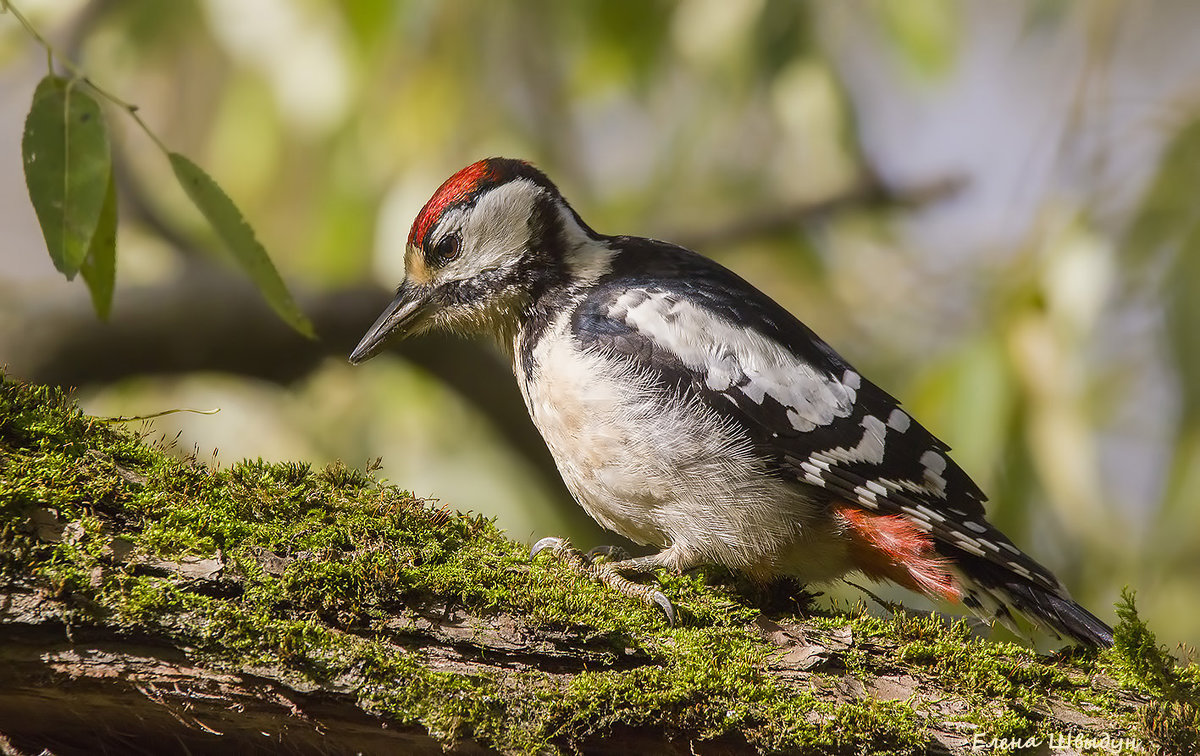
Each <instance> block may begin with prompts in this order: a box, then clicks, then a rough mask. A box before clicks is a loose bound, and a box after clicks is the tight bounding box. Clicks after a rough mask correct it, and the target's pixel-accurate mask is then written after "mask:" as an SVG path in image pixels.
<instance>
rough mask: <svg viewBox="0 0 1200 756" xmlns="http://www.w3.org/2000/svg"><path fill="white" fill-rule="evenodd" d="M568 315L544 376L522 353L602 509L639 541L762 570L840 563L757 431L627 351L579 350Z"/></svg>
mask: <svg viewBox="0 0 1200 756" xmlns="http://www.w3.org/2000/svg"><path fill="white" fill-rule="evenodd" d="M565 325H566V324H565V320H564V322H562V323H559V324H557V327H556V326H551V331H550V332H549V333H547V334H546V335H545V336H544V337H543V339H542V340H541V341H540V342H539V344H538V346H537V348H536V349H535V350H534V355H533V356H534V360H533V370H535V371H536V379H535V380H533V381H529V380H526V376H525V375H523V370H522V367H521V364H520V358H519V357H518V358H517V360H516V364H515V371H516V373H517V380H518V383H519V384H520V386H521V391H522V393H523V394H524V397H525V403H526V405H527V406H528V408H529V412H530V415H531V416H532V417H533V421H534V424H535V425H537V427H538V430H540V431H541V433H542V436H543V438H544V439H545V441H546V445H547V446H548V447H549V449H550V453H551V454H552V455H553V457H554V459H555V462H556V463H557V464H558V469H559V471H560V472H561V473H562V476H563V480H564V481H565V482H566V484H567V487H568V489H570V491H571V493H572V495H573V496H574V497H575V498H576V500H577V501H578V502H579V504H580V505H581V506H583V508H584V510H586V511H587V513H588V514H589V515H590V516H591V517H592V518H593V519H595V520H596V521H597V522H598V523H600V525H602V526H603V527H605V528H608V529H610V530H613V531H616V532H617V533H620V534H621V535H624V536H626V537H627V538H629V539H631V540H633V541H635V542H637V543H642V544H652V545H655V546H660V547H668V546H673V547H675V549H676V550H677V551H680V552H681V553H686V554H692V555H695V556H696V557H698V558H699V559H698V560H696V561H709V562H717V563H720V564H724V565H727V566H730V567H734V568H739V569H743V570H747V571H749V572H751V573H752V574H756V575H759V576H762V577H766V576H769V575H772V574H776V573H780V572H788V573H793V574H795V573H804V574H805V576H806V577H808V578H811V579H822V578H823V577H824V575H818V574H814V568H816V569H815V572H825V571H826V569H828V570H829V571H830V572H831V573H832V572H835V571H836V570H837V569H838V568H839V566H840V561H841V560H840V559H837V558H836V556H837V555H834V554H818V553H816V552H817V551H825V550H827V547H823V546H818V543H828V542H830V541H831V540H833V541H837V540H839V539H836V538H835V539H830V538H829V537H828V536H829V535H830V534H829V533H828V532H827V527H828V526H827V525H825V524H824V523H821V522H813V521H812V515H813V513H814V508H813V506H812V505H811V502H809V501H807V500H806V499H805V497H804V495H803V493H802V491H801V489H800V488H799V487H798V486H795V485H793V484H791V483H788V482H786V481H783V480H781V479H779V478H776V477H774V476H771V475H769V474H767V472H766V468H765V465H764V464H763V463H762V461H761V460H759V459H758V458H757V457H756V456H755V455H754V453H753V451H752V450H751V448H750V444H749V442H748V440H746V439H744V438H742V437H741V436H740V435H739V434H738V433H736V431H735V429H734V428H731V427H729V425H728V423H727V422H725V421H723V420H722V419H721V417H720V416H719V415H718V414H717V413H716V412H714V411H713V410H712V409H710V408H708V407H706V406H703V404H702V403H701V402H700V401H699V400H698V399H697V400H692V402H691V404H690V405H689V404H688V401H687V400H686V399H683V398H681V397H679V396H675V395H673V394H667V393H666V392H665V391H664V390H662V389H661V388H659V387H656V386H654V385H652V384H651V383H650V382H649V381H648V380H646V379H645V378H644V377H639V375H638V374H636V373H635V372H633V371H632V370H631V369H629V368H628V367H626V366H625V364H624V363H621V362H616V361H613V360H611V359H608V358H606V357H604V356H601V355H598V354H594V353H587V352H583V351H581V350H579V349H578V348H577V346H576V342H574V341H573V340H572V339H570V338H569V337H567V335H566V334H565ZM518 352H519V350H518ZM820 536H824V537H820ZM814 549H815V551H814ZM814 559H815V560H816V561H817V562H818V563H820V564H819V565H818V564H812V562H813V561H814ZM831 561H832V562H838V563H839V564H831V563H830V562H831Z"/></svg>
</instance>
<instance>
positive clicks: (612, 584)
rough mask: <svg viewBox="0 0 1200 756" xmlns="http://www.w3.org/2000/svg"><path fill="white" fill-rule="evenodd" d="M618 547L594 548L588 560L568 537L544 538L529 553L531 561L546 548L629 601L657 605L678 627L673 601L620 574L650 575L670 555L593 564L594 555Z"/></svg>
mask: <svg viewBox="0 0 1200 756" xmlns="http://www.w3.org/2000/svg"><path fill="white" fill-rule="evenodd" d="M616 548H617V547H599V548H597V549H592V550H591V551H589V552H588V554H587V556H586V557H585V556H584V555H583V554H580V553H579V551H578V550H577V549H575V548H574V547H573V546H571V544H570V543H569V542H568V541H567V539H565V538H555V537H553V536H551V537H549V538H543V539H542V540H540V541H538V542H537V543H535V544H534V545H533V548H532V549H531V550H530V552H529V558H530V559H532V558H533V557H535V556H537V555H538V554H539V553H541V552H542V551H545V550H547V549H549V550H551V552H552V553H553V554H554V555H555V556H557V557H558V558H559V559H560V560H562V562H563V563H564V564H565V565H566V566H567V567H569V568H571V569H572V570H574V571H575V572H578V573H579V574H581V575H585V576H587V577H589V578H591V579H593V580H596V581H598V582H600V583H603V584H604V585H607V586H608V587H609V588H612V589H613V590H615V591H616V592H617V593H620V594H621V595H623V596H628V597H629V598H635V599H638V600H639V601H641V602H642V603H644V604H645V605H646V606H656V607H658V608H659V609H661V610H662V612H663V614H665V615H666V617H667V624H670V625H674V624H675V607H673V606H671V602H670V601H669V600H668V599H667V597H666V596H665V595H663V592H662V591H660V590H658V589H656V588H651V587H650V586H648V585H641V584H639V583H635V582H633V581H632V580H629V579H627V578H626V577H625V576H624V575H622V574H621V573H623V572H635V573H644V572H649V571H650V570H652V569H654V568H655V567H658V566H662V565H663V561H662V559H661V558H662V556H663V555H664V554H666V553H667V552H660V553H658V554H651V555H649V556H643V557H636V558H634V559H623V560H621V561H619V562H596V561H593V557H594V556H599V555H601V554H604V555H611V554H613V552H614V551H616Z"/></svg>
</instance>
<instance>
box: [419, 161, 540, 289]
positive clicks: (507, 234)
mask: <svg viewBox="0 0 1200 756" xmlns="http://www.w3.org/2000/svg"><path fill="white" fill-rule="evenodd" d="M543 191H544V190H543V189H542V188H541V187H539V186H537V185H536V184H534V183H533V182H531V181H527V180H524V179H522V180H518V181H512V182H510V183H507V184H504V185H502V186H499V187H497V188H496V189H494V190H492V191H490V192H487V193H486V194H484V195H483V196H481V197H480V198H479V201H478V202H477V203H476V204H475V205H474V206H473V207H470V208H467V209H456V210H452V211H450V212H448V213H446V215H445V216H444V218H443V220H442V221H441V223H439V224H438V225H439V230H440V229H446V231H444V232H442V233H448V232H450V231H451V230H454V229H456V230H457V233H458V234H459V235H460V236H461V237H462V244H463V248H462V251H461V252H460V254H459V256H458V258H457V259H456V260H454V261H453V262H450V263H448V264H447V265H445V266H444V267H443V268H442V269H441V270H440V271H439V272H438V274H437V277H438V278H439V279H441V280H443V281H465V280H469V279H472V278H475V277H476V276H478V275H480V274H481V273H484V272H485V271H489V270H496V269H498V268H504V267H507V266H509V265H512V264H513V263H515V262H516V261H517V260H519V259H521V257H522V256H524V255H525V253H526V248H527V247H528V245H529V219H530V217H532V215H533V210H534V205H535V202H536V200H537V198H538V196H539V195H541V194H542V193H543Z"/></svg>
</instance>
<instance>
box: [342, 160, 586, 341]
mask: <svg viewBox="0 0 1200 756" xmlns="http://www.w3.org/2000/svg"><path fill="white" fill-rule="evenodd" d="M594 236H595V234H594V232H592V231H591V229H589V228H588V227H587V225H586V224H584V223H583V221H582V220H580V218H579V216H578V215H577V214H575V212H574V211H573V210H572V209H571V208H570V206H569V205H567V203H566V201H565V200H563V198H562V195H561V194H560V193H559V191H558V189H557V188H556V187H555V186H554V184H553V183H551V181H550V179H548V178H547V177H546V175H545V174H543V173H542V172H541V171H539V170H538V169H536V168H534V167H533V166H532V165H530V164H529V163H526V162H524V161H521V160H509V159H506V158H488V159H487V160H480V161H479V162H477V163H472V164H471V165H469V166H467V167H466V168H463V169H462V170H460V171H459V172H458V173H455V174H454V175H453V176H451V177H450V178H449V179H447V180H446V182H445V183H443V184H442V185H441V186H440V187H438V190H437V191H436V192H434V193H433V196H432V197H431V198H430V199H429V201H428V202H426V203H425V207H423V208H421V212H420V213H418V214H417V218H416V220H415V221H413V225H412V230H411V231H410V232H409V235H408V245H407V247H406V249H405V254H404V281H403V282H402V283H401V284H400V288H399V289H398V290H397V292H396V298H395V299H394V300H392V303H391V304H389V305H388V306H387V308H386V309H385V310H384V311H383V314H382V315H380V316H379V319H378V320H376V321H375V324H374V325H372V326H371V328H370V330H368V331H367V334H366V335H365V336H363V338H362V341H361V342H359V344H358V346H357V347H355V349H354V351H353V352H352V353H351V354H350V362H352V363H355V364H358V363H360V362H363V361H365V360H367V359H369V358H371V357H372V356H374V355H375V354H376V353H377V352H378V351H379V350H380V349H381V348H382V347H383V345H384V343H385V342H386V341H387V340H388V339H389V338H392V337H403V336H409V335H412V334H415V333H420V332H421V331H424V330H426V329H428V328H430V327H442V328H448V329H451V330H455V331H459V332H462V333H468V334H476V333H489V334H493V335H497V336H499V337H500V338H501V339H502V340H503V339H504V338H505V337H507V336H508V335H510V334H511V332H512V331H513V330H514V329H515V327H516V325H517V323H518V322H519V320H520V318H521V316H522V312H523V310H524V309H525V308H526V307H527V306H528V304H529V303H530V301H532V299H533V298H534V297H536V296H537V294H538V291H537V290H538V288H539V287H540V286H544V285H545V283H546V282H548V281H551V280H553V279H554V278H555V277H556V276H558V275H560V274H561V273H562V271H563V266H564V257H565V256H567V255H569V254H570V251H571V250H572V249H574V248H577V247H578V246H579V245H580V244H581V243H583V242H584V241H586V240H587V239H588V238H592V237H594Z"/></svg>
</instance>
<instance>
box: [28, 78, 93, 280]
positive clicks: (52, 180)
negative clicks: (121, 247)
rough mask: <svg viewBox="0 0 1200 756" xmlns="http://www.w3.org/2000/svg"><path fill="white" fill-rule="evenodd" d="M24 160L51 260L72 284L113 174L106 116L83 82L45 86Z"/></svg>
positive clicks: (32, 112)
mask: <svg viewBox="0 0 1200 756" xmlns="http://www.w3.org/2000/svg"><path fill="white" fill-rule="evenodd" d="M21 154H22V158H23V160H24V164H25V185H26V186H27V187H28V188H29V199H30V200H31V201H32V202H33V209H34V210H35V211H36V212H37V217H38V223H40V224H41V226H42V235H43V236H44V237H45V238H46V248H47V249H48V250H49V252H50V259H51V260H53V261H54V267H56V268H58V269H59V270H60V271H61V272H62V273H63V275H65V276H66V277H67V278H68V279H70V278H74V277H75V274H76V273H77V272H79V266H80V265H82V264H83V260H84V258H85V257H86V256H87V253H88V247H89V245H90V244H91V241H92V235H93V234H94V233H95V232H96V226H97V225H98V224H99V222H100V213H101V211H102V209H103V207H104V200H105V195H106V191H107V188H108V183H109V174H111V173H112V155H111V153H110V152H109V145H108V128H107V127H106V126H105V123H104V116H103V114H102V113H101V112H100V106H99V105H97V104H96V101H95V100H93V99H92V98H91V96H90V95H88V94H87V92H85V91H84V90H83V86H82V84H80V82H78V81H76V80H67V79H63V78H61V77H58V76H47V77H45V78H44V79H42V80H41V82H40V83H39V84H38V86H37V90H36V91H35V92H34V94H33V106H32V107H31V108H30V109H29V115H28V116H27V117H26V119H25V135H24V138H23V139H22V140H21Z"/></svg>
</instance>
